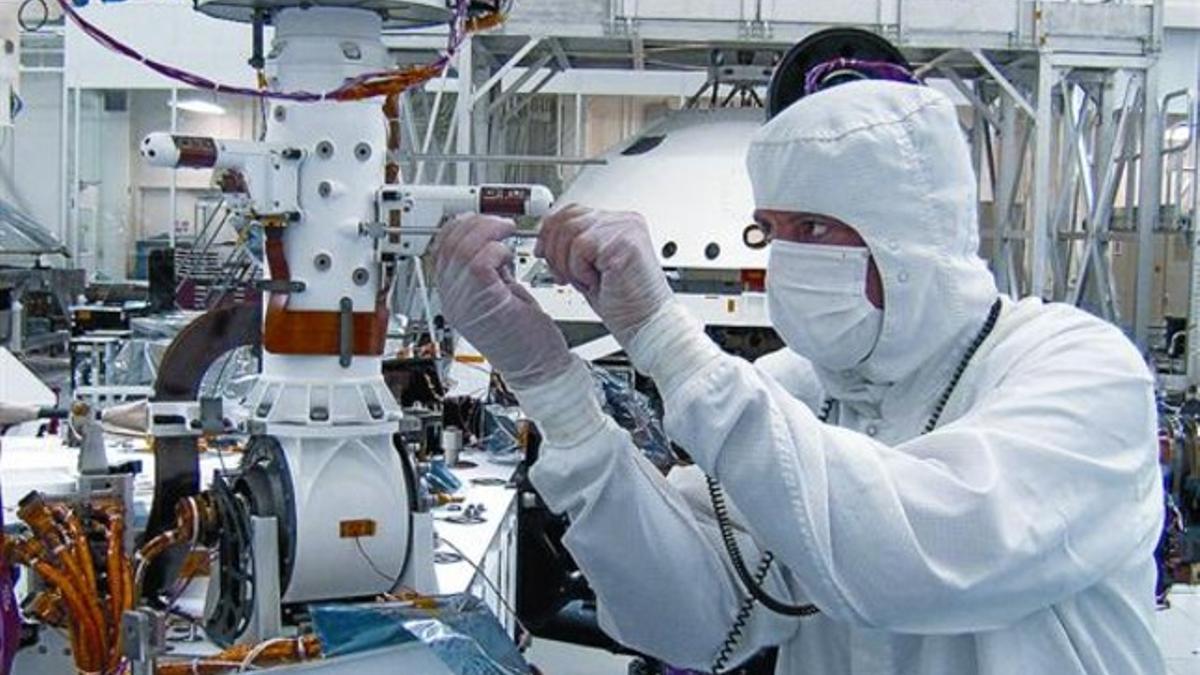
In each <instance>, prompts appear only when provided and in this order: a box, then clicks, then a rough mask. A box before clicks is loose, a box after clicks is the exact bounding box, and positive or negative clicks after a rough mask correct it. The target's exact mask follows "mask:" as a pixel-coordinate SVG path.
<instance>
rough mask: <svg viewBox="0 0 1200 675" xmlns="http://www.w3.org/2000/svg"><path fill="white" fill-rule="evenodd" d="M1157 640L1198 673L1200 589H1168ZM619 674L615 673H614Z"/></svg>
mask: <svg viewBox="0 0 1200 675" xmlns="http://www.w3.org/2000/svg"><path fill="white" fill-rule="evenodd" d="M1157 619H1158V641H1159V644H1161V645H1162V650H1163V654H1164V655H1165V656H1166V657H1167V672H1168V673H1170V675H1196V674H1197V673H1200V586H1178V585H1177V586H1175V587H1174V588H1172V589H1171V608H1170V609H1167V610H1163V611H1161V612H1159V613H1158V616H1157ZM618 672H619V671H618Z"/></svg>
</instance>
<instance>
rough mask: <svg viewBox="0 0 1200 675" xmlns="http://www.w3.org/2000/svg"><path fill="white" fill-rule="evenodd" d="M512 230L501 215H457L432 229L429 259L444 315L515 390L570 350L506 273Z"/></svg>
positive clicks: (539, 380)
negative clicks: (435, 232)
mask: <svg viewBox="0 0 1200 675" xmlns="http://www.w3.org/2000/svg"><path fill="white" fill-rule="evenodd" d="M515 230H516V226H515V225H513V222H512V221H511V220H508V219H505V218H496V217H494V216H481V215H476V214H469V215H462V216H459V217H457V218H455V219H454V220H452V221H451V222H450V223H448V224H446V226H445V227H444V228H443V229H442V231H441V232H440V233H439V234H438V236H437V240H436V241H435V242H434V265H435V267H436V278H437V285H438V289H439V291H440V292H441V297H442V313H443V314H444V315H445V317H446V320H447V322H448V323H449V324H450V325H451V326H452V327H454V328H455V329H457V330H458V331H459V332H460V333H462V335H463V336H464V337H466V338H467V340H468V341H470V343H471V344H472V345H474V346H475V347H476V348H478V349H479V351H480V352H481V353H482V354H483V355H484V356H486V357H487V359H488V361H489V362H491V364H492V365H493V366H494V367H495V368H496V369H497V370H499V371H500V372H501V373H502V374H503V375H504V378H505V381H506V382H508V384H509V386H511V387H512V388H513V389H517V390H520V389H528V388H530V387H534V386H537V385H539V384H544V383H546V382H549V381H551V380H553V379H554V378H556V377H558V376H559V375H561V374H563V373H565V372H566V371H567V370H568V368H569V367H570V366H571V363H572V356H571V353H570V351H568V349H567V341H566V340H565V339H564V338H563V335H562V332H560V331H559V330H558V327H557V326H555V325H554V321H553V320H551V319H550V317H549V316H547V315H546V313H545V312H543V311H542V308H541V307H539V306H538V304H537V301H536V300H534V299H533V297H532V296H530V295H529V292H528V291H526V290H525V289H524V288H523V287H522V286H521V285H520V284H518V283H517V282H516V280H514V279H513V277H512V272H511V268H512V251H511V250H510V249H509V248H508V246H506V245H505V244H504V243H503V240H504V239H505V238H506V237H509V236H511V235H512V233H513V232H514V231H515Z"/></svg>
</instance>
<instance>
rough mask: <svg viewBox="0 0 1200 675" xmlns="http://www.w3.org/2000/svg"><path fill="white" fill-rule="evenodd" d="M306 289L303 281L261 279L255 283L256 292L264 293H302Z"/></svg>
mask: <svg viewBox="0 0 1200 675" xmlns="http://www.w3.org/2000/svg"><path fill="white" fill-rule="evenodd" d="M304 289H305V284H304V282H303V281H296V280H294V279H293V280H291V281H285V280H283V279H259V280H258V281H255V282H254V290H256V291H261V292H264V293H279V294H284V295H286V294H288V293H300V292H303V291H304Z"/></svg>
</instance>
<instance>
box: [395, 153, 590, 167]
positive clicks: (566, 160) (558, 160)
mask: <svg viewBox="0 0 1200 675" xmlns="http://www.w3.org/2000/svg"><path fill="white" fill-rule="evenodd" d="M400 158H401V159H417V160H421V161H429V162H458V161H469V162H482V163H489V162H490V163H496V164H499V163H507V164H526V165H535V164H549V165H552V166H554V165H564V166H603V165H605V164H608V160H606V159H594V158H585V157H552V156H550V155H481V154H478V153H467V154H456V153H455V154H451V153H436V154H425V153H422V154H413V153H408V152H401V153H400Z"/></svg>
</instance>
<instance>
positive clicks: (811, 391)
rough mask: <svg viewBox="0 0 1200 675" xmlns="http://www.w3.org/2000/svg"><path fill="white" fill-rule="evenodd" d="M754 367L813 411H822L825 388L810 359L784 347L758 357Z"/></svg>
mask: <svg viewBox="0 0 1200 675" xmlns="http://www.w3.org/2000/svg"><path fill="white" fill-rule="evenodd" d="M754 367H755V368H757V369H758V371H759V372H761V373H762V374H764V375H766V376H768V377H770V378H771V379H772V380H775V381H776V382H778V383H779V385H780V386H781V387H783V388H784V390H785V391H787V393H789V394H791V395H792V397H793V398H796V399H799V400H800V402H801V403H803V404H804V405H806V406H808V407H809V408H810V409H811V410H820V408H821V404H822V403H824V399H825V388H824V387H822V386H821V380H820V378H818V377H817V371H816V370H815V369H813V365H812V363H811V362H809V361H808V359H806V358H804V357H803V356H800V355H799V354H797V353H796V352H794V351H792V350H791V349H790V348H788V347H784V348H783V349H779V350H776V351H773V352H771V353H769V354H764V355H762V356H760V357H758V359H756V360H755V361H754Z"/></svg>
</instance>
